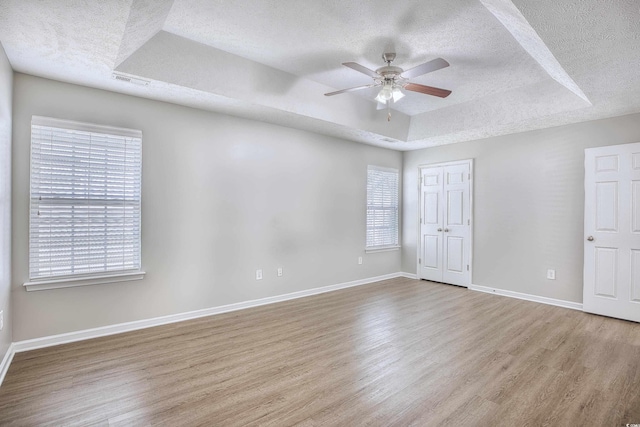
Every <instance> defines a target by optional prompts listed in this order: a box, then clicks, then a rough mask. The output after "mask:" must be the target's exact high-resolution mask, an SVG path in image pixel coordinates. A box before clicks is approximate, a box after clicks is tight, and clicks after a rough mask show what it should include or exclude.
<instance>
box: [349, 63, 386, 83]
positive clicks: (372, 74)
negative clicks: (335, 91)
mask: <svg viewBox="0 0 640 427" xmlns="http://www.w3.org/2000/svg"><path fill="white" fill-rule="evenodd" d="M342 65H344V66H345V67H349V68H351V69H352V70H356V71H358V72H360V73H362V74H366V75H367V76H369V77H373V78H374V79H375V78H376V77H380V75H378V73H376V72H375V71H373V70H370V69H368V68H367V67H365V66H364V65H360V64H357V63H355V62H343V63H342Z"/></svg>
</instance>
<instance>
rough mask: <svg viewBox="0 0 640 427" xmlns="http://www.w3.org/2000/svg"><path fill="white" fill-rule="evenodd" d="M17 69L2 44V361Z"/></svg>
mask: <svg viewBox="0 0 640 427" xmlns="http://www.w3.org/2000/svg"><path fill="white" fill-rule="evenodd" d="M12 94H13V70H12V69H11V65H9V60H8V59H7V55H6V54H5V53H4V48H3V47H2V44H0V310H3V311H4V328H3V329H2V331H0V360H2V358H3V357H4V355H5V353H6V352H7V349H8V348H9V345H11V340H12V337H11V307H10V304H11V107H12V103H11V100H12Z"/></svg>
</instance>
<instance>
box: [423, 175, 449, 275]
mask: <svg viewBox="0 0 640 427" xmlns="http://www.w3.org/2000/svg"><path fill="white" fill-rule="evenodd" d="M442 172H443V171H442V168H428V169H422V170H421V174H422V175H421V176H422V186H421V193H422V206H421V209H420V212H421V213H420V236H421V239H420V241H421V243H422V245H421V248H420V251H419V253H420V256H419V258H420V261H421V262H420V264H419V265H418V267H419V268H418V270H419V276H420V278H423V279H427V280H435V281H440V280H442V258H443V257H442V247H443V245H442V226H443V225H442V224H443V223H444V221H443V218H442V211H443V207H442V201H443V197H442V177H443V175H442Z"/></svg>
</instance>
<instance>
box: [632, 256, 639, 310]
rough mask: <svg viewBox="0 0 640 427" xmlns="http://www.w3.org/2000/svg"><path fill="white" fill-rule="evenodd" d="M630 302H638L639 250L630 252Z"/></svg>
mask: <svg viewBox="0 0 640 427" xmlns="http://www.w3.org/2000/svg"><path fill="white" fill-rule="evenodd" d="M631 301H634V302H640V250H637V249H633V250H632V251H631Z"/></svg>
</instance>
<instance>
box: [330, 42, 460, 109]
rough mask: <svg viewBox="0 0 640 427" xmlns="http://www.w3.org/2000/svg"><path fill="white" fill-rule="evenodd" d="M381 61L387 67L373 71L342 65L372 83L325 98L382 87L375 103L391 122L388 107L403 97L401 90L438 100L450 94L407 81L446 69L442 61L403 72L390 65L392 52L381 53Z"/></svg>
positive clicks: (345, 63) (354, 64)
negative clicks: (383, 107)
mask: <svg viewBox="0 0 640 427" xmlns="http://www.w3.org/2000/svg"><path fill="white" fill-rule="evenodd" d="M382 59H383V60H384V62H386V63H387V65H385V66H384V67H380V68H378V69H377V70H375V71H373V70H371V69H369V68H367V67H365V66H363V65H360V64H358V63H355V62H344V63H343V64H342V65H344V66H347V67H349V68H351V69H353V70H356V71H358V72H360V73H362V74H366V75H367V76H369V77H372V78H373V83H371V84H368V85H364V86H357V87H352V88H349V89H342V90H337V91H335V92H329V93H325V96H333V95H338V94H341V93H345V92H353V91H356V90H361V89H367V88H370V87H377V86H382V89H380V92H378V95H377V96H376V101H378V102H379V103H380V104H382V105H386V106H387V111H388V118H387V120H391V112H390V111H391V110H390V106H391V103H393V102H398V101H399V100H400V99H401V98H402V97H403V96H404V93H402V90H401V89H406V90H410V91H412V92H418V93H424V94H426V95H432V96H438V97H440V98H446V97H447V96H449V95H450V94H451V91H450V90H446V89H440V88H437V87H432V86H425V85H421V84H418V83H411V82H410V81H408V80H407V79H411V78H414V77H418V76H421V75H423V74H427V73H431V72H433V71H436V70H440V69H442V68H446V67H448V66H449V63H448V62H447V61H445V60H444V59H442V58H436V59H433V60H431V61H429V62H425V63H424V64H422V65H418V66H417V67H413V68H411V69H409V70H407V71H404V70H403V69H402V68H400V67H395V66H393V65H391V63H392V62H393V60H394V59H396V54H395V53H394V52H387V53H383V54H382Z"/></svg>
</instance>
